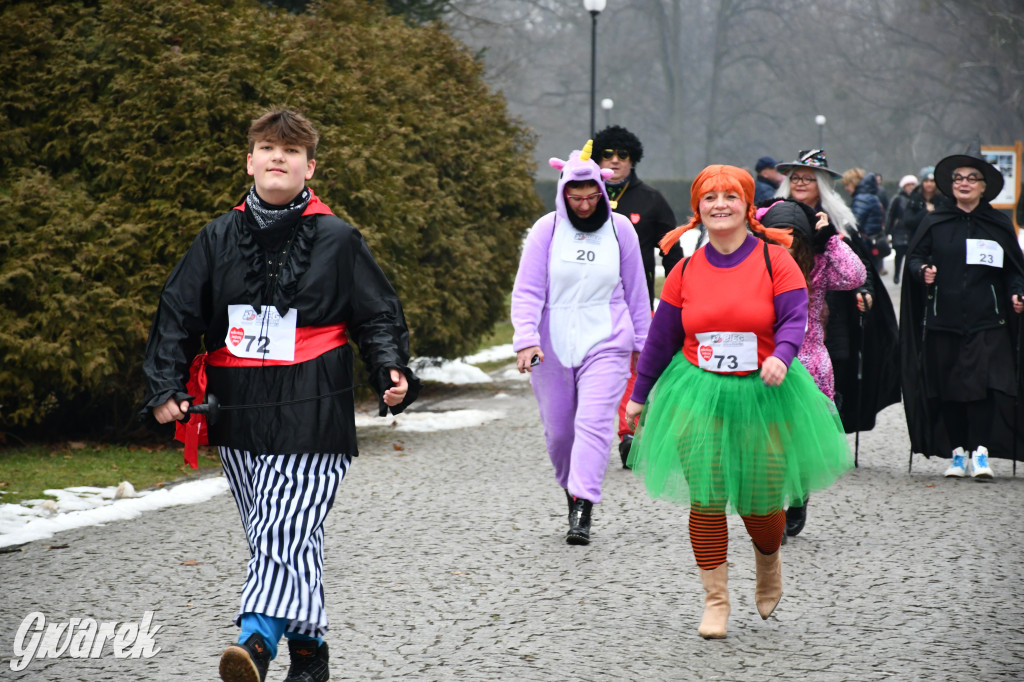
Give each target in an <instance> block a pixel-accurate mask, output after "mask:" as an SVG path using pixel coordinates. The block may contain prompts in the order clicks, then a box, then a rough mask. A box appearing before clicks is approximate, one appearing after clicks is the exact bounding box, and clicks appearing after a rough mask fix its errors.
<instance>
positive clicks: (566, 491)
mask: <svg viewBox="0 0 1024 682" xmlns="http://www.w3.org/2000/svg"><path fill="white" fill-rule="evenodd" d="M562 490H565V501H566V502H568V503H569V523H570V524H571V523H572V495H570V494H569V491H568V490H566V489H565V488H562Z"/></svg>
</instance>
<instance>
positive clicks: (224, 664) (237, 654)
mask: <svg viewBox="0 0 1024 682" xmlns="http://www.w3.org/2000/svg"><path fill="white" fill-rule="evenodd" d="M269 667H270V649H268V648H267V643H266V641H265V640H264V639H263V635H260V634H252V635H250V636H249V639H247V640H245V642H243V643H242V644H232V645H231V646H229V647H228V648H227V649H225V650H224V653H223V654H221V657H220V679H222V680H224V682H263V680H265V679H267V668H269Z"/></svg>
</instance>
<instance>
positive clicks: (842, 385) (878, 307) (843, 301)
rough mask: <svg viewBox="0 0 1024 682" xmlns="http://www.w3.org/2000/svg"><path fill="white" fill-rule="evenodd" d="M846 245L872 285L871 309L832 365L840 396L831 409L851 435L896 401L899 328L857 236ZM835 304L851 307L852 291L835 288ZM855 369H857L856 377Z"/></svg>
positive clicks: (853, 303) (865, 428) (867, 427)
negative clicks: (845, 353) (846, 353)
mask: <svg viewBox="0 0 1024 682" xmlns="http://www.w3.org/2000/svg"><path fill="white" fill-rule="evenodd" d="M848 243H849V244H850V246H851V248H853V250H854V252H855V253H856V254H857V256H858V257H860V259H861V261H862V262H863V263H864V267H865V268H866V269H867V275H868V278H870V279H872V282H873V283H874V295H873V302H872V306H871V311H870V312H869V313H868V314H867V315H864V316H861V317H860V319H859V320H858V321H857V324H855V325H853V326H852V327H851V328H850V330H849V337H848V342H849V345H850V360H849V361H847V362H843V363H837V366H836V372H835V390H836V393H837V394H838V395H840V396H842V398H841V399H840V400H839V401H838V404H837V408H838V409H839V416H840V418H841V419H842V420H843V429H844V430H845V431H846V433H854V432H855V431H870V430H871V429H873V428H875V416H876V415H877V414H878V413H879V412H880V411H881V410H882V409H884V408H885V407H888V406H889V405H892V404H894V403H898V402H899V401H900V382H899V354H898V352H897V351H898V349H897V345H898V342H899V329H898V328H897V325H896V311H895V309H894V308H893V307H892V299H891V298H889V292H887V291H886V290H885V285H884V284H883V283H882V279H881V277H879V275H878V271H877V270H875V266H874V265H873V264H872V263H871V259H870V258H869V257H867V255H866V254H867V252H866V249H865V245H864V242H863V240H862V239H861V238H860V236H859V235H853V236H852V237H851V239H850V241H849V242H848ZM837 303H838V304H840V305H847V306H851V308H850V309H855V308H856V305H857V299H856V290H853V291H846V292H841V294H840V296H839V297H837ZM858 367H860V368H861V378H860V379H858V378H857V372H858Z"/></svg>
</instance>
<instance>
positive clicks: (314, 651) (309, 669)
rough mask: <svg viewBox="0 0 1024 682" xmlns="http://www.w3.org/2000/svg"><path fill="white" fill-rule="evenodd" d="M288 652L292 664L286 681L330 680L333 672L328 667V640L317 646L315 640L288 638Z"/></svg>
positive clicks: (323, 681) (310, 681) (318, 681)
mask: <svg viewBox="0 0 1024 682" xmlns="http://www.w3.org/2000/svg"><path fill="white" fill-rule="evenodd" d="M288 653H289V654H291V657H292V664H291V666H289V668H288V677H286V678H284V682H329V681H330V679H331V673H330V671H329V670H328V669H327V659H328V658H329V655H328V653H327V642H324V643H323V644H321V645H320V647H319V648H317V645H316V642H315V641H305V640H299V639H289V640H288Z"/></svg>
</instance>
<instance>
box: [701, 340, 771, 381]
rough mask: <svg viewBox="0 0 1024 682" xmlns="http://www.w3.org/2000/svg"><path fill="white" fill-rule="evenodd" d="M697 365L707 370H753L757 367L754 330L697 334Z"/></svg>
mask: <svg viewBox="0 0 1024 682" xmlns="http://www.w3.org/2000/svg"><path fill="white" fill-rule="evenodd" d="M697 365H698V366H699V367H700V368H701V369H703V370H706V371H708V372H753V371H755V370H756V369H757V335H756V334H754V332H703V333H700V334H697Z"/></svg>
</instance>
